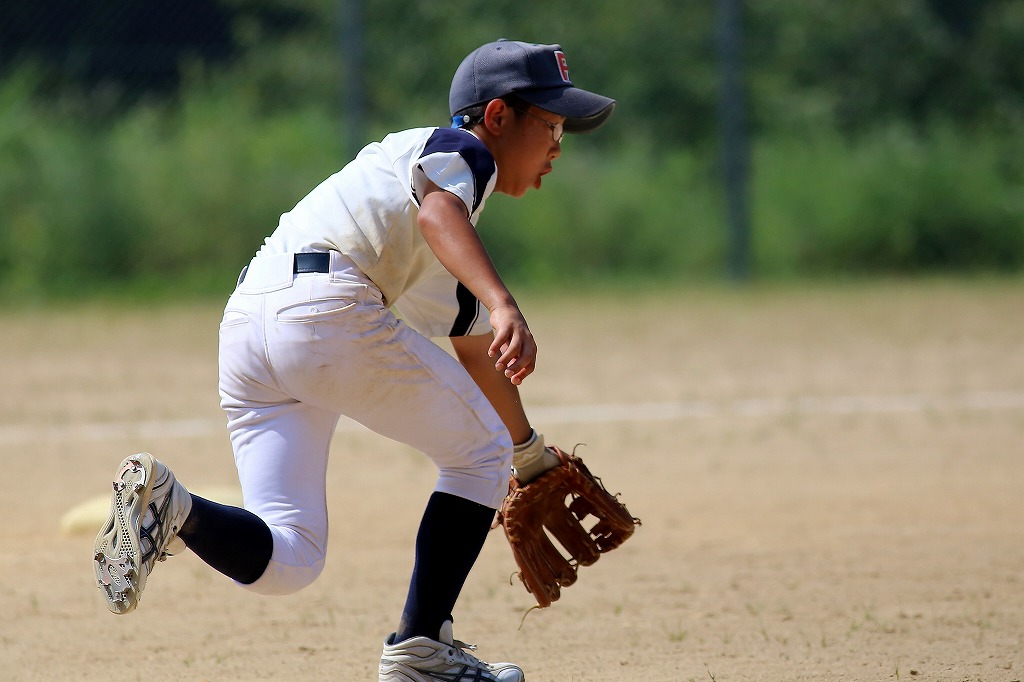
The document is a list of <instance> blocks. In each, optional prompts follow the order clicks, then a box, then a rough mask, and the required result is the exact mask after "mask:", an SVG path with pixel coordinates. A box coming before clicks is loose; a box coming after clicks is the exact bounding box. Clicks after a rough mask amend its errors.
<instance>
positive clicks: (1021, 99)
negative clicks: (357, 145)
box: [0, 0, 1024, 146]
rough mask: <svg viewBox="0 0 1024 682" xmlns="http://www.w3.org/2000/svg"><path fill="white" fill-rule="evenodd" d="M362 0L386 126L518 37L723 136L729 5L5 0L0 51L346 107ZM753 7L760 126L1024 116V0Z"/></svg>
mask: <svg viewBox="0 0 1024 682" xmlns="http://www.w3.org/2000/svg"><path fill="white" fill-rule="evenodd" d="M353 7H357V8H359V10H360V11H359V14H360V16H361V18H362V22H361V23H362V26H363V35H364V38H363V44H364V46H365V55H364V59H363V63H364V66H365V72H364V75H363V78H364V80H365V83H366V89H367V103H366V104H367V115H368V117H369V119H370V120H371V121H373V122H375V124H376V123H379V124H380V127H381V128H382V129H383V128H390V127H394V126H395V125H401V124H403V123H405V122H407V121H410V120H414V119H416V118H419V119H422V117H423V116H430V117H432V119H440V120H443V119H444V118H445V117H446V115H447V111H446V109H445V104H446V97H445V94H446V92H447V88H448V83H449V79H450V77H451V73H452V72H453V71H454V68H455V66H456V65H457V64H458V62H459V61H460V60H461V58H462V57H463V56H464V55H465V54H466V53H467V52H468V51H469V50H471V49H472V48H473V47H475V46H477V45H479V44H481V43H483V42H486V41H489V40H493V39H495V38H497V37H511V38H517V39H523V40H529V41H538V42H549V41H556V40H557V41H559V42H561V43H562V45H563V47H565V49H566V51H567V53H568V54H569V57H570V65H571V66H572V67H573V68H574V69H576V71H574V75H575V76H576V78H577V81H578V84H580V85H581V86H583V87H591V88H594V89H599V90H600V91H602V92H608V93H610V94H613V95H614V96H615V97H616V98H617V99H618V100H619V101H620V112H621V114H622V117H623V119H625V121H626V123H625V124H623V125H620V126H617V129H616V131H617V134H618V135H619V136H627V137H628V136H632V135H634V134H636V132H637V130H638V129H642V130H645V131H647V132H645V134H650V135H653V136H656V138H657V139H658V140H659V146H661V145H666V144H667V145H670V146H671V145H677V144H701V143H706V142H707V141H708V140H709V139H712V138H713V137H714V135H715V134H716V130H717V128H716V126H717V122H716V111H717V108H716V103H717V97H718V73H717V66H716V61H715V54H714V42H713V35H714V2H713V0H705V1H704V2H694V1H692V0H690V1H653V0H652V1H648V2H638V3H622V2H618V1H617V0H616V1H613V0H564V1H563V2H559V3H557V4H556V5H553V4H552V3H549V2H546V1H545V0H528V1H525V2H524V1H523V0H514V1H513V0H487V1H484V0H462V1H461V2H460V3H459V4H458V6H457V8H454V7H453V6H452V5H450V4H449V3H442V2H434V1H433V0H414V1H412V2H410V1H409V0H181V1H180V2H176V3H171V4H168V3H164V2H159V1H158V0H112V1H110V2H103V3H81V2H70V0H32V2H29V1H28V0H15V1H14V2H9V3H3V4H2V5H0V60H2V65H3V67H4V68H5V69H6V70H10V69H11V68H12V67H14V66H15V65H18V64H23V63H25V62H26V61H30V62H33V63H35V64H37V66H41V67H42V69H41V70H42V72H43V73H45V74H47V75H48V76H49V79H48V82H49V83H51V84H55V85H59V86H62V87H65V88H66V87H67V86H70V85H73V86H77V87H78V88H80V89H84V90H86V91H88V90H90V89H92V90H95V89H104V88H105V89H106V90H111V89H113V90H114V91H116V92H117V93H119V94H120V95H121V96H122V97H123V99H122V101H123V103H132V102H134V101H136V100H137V99H138V98H139V96H140V95H143V94H146V93H153V92H156V93H164V92H167V90H168V88H169V86H170V85H173V84H175V83H177V82H179V79H180V78H181V76H182V74H183V73H185V72H187V70H188V69H187V68H186V67H187V66H188V65H191V68H193V69H194V68H197V65H204V66H205V68H206V69H207V70H210V69H212V70H215V71H222V72H223V73H225V74H230V76H231V77H234V78H245V79H247V80H248V81H249V82H250V83H252V84H253V85H254V87H256V88H257V89H258V90H259V92H261V93H262V98H263V105H264V106H266V107H268V108H270V109H280V108H289V107H293V106H295V105H296V104H297V103H302V104H309V103H310V102H317V103H318V104H319V105H321V106H323V107H325V108H333V109H337V108H338V107H339V104H340V103H341V102H342V101H343V98H344V97H345V95H346V92H348V90H347V89H346V88H347V86H349V85H352V84H346V83H344V82H343V80H344V77H343V74H344V69H343V68H342V64H341V63H340V62H341V59H342V56H343V51H342V50H341V49H340V45H339V41H340V40H341V37H342V31H341V25H342V22H343V21H344V19H345V15H346V13H348V12H350V11H351V8H353ZM745 13H746V16H745V37H746V43H745V59H746V66H747V69H748V72H747V80H748V87H749V88H750V90H751V109H752V115H753V118H754V121H755V124H756V126H757V129H758V130H764V129H766V128H767V129H771V128H775V127H784V128H789V129H795V130H799V129H800V128H801V127H803V126H805V125H807V124H808V123H814V122H822V121H826V122H830V123H832V122H834V123H835V124H836V125H837V126H838V127H839V128H841V129H842V130H845V131H848V132H851V133H855V132H857V131H862V130H865V129H868V128H871V127H873V126H876V125H878V124H879V123H880V122H881V123H888V122H892V121H908V122H911V123H914V124H921V123H923V122H925V121H929V120H933V119H935V118H942V119H950V120H953V121H955V122H958V123H963V124H965V125H983V124H985V125H987V124H1018V123H1019V119H1020V116H1021V111H1022V110H1024V3H1021V2H1019V0H863V1H862V2H855V3H844V2H835V1H834V0H767V1H762V2H748V3H746V8H745ZM48 94H51V95H52V94H54V93H53V91H52V90H50V91H49V92H48ZM104 113H109V112H106V111H105V112H104ZM610 141H611V140H608V139H607V138H606V142H610Z"/></svg>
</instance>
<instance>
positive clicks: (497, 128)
mask: <svg viewBox="0 0 1024 682" xmlns="http://www.w3.org/2000/svg"><path fill="white" fill-rule="evenodd" d="M514 114H515V112H514V111H513V110H512V107H510V106H509V105H508V104H506V103H505V100H503V99H492V100H491V101H490V102H488V103H487V106H486V107H485V108H484V127H485V128H487V132H489V133H491V134H492V135H500V134H501V132H502V131H503V130H505V129H506V128H507V127H508V125H509V124H510V123H511V122H512V119H513V117H514Z"/></svg>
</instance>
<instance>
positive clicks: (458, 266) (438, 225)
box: [418, 185, 537, 385]
mask: <svg viewBox="0 0 1024 682" xmlns="http://www.w3.org/2000/svg"><path fill="white" fill-rule="evenodd" d="M418 222H419V228H420V231H421V232H422V233H423V238H424V239H425V240H426V242H427V245H428V246H430V248H431V250H433V252H434V254H435V255H437V259H438V260H439V261H441V264H442V265H444V267H445V268H447V269H448V272H450V273H452V275H453V276H454V277H455V278H456V279H457V280H459V281H460V282H462V284H463V285H464V286H466V288H468V289H469V290H470V291H471V292H472V293H473V295H474V296H476V297H477V299H479V300H480V301H481V302H482V303H483V304H484V305H485V306H486V307H487V310H488V311H490V323H491V327H492V328H493V329H494V339H493V341H491V343H490V345H489V347H488V351H487V355H488V357H490V358H497V360H496V361H495V364H494V367H495V369H496V370H497V371H499V372H503V373H504V374H505V377H506V378H508V379H509V380H510V381H511V382H512V383H513V384H516V385H518V384H521V383H522V382H523V379H525V378H526V377H528V376H529V375H530V374H531V373H533V370H534V365H535V362H536V356H537V346H536V344H535V342H534V340H533V334H532V333H531V332H530V328H529V326H528V325H527V324H526V319H525V318H524V317H523V314H522V312H521V311H520V310H519V305H518V304H517V303H516V301H515V299H514V298H513V297H512V294H511V292H509V290H508V288H507V287H506V286H505V283H504V282H502V280H501V277H500V276H499V275H498V271H497V270H496V269H495V267H494V263H493V262H492V261H491V257H490V255H488V253H487V250H486V249H485V248H484V245H483V242H482V241H481V240H480V235H478V234H477V232H476V228H475V227H474V226H473V224H472V223H471V222H469V218H468V217H467V215H466V207H465V205H464V204H463V203H462V201H461V200H460V199H459V198H458V197H456V196H454V195H453V194H450V193H448V192H445V191H444V190H441V189H440V188H438V187H436V186H433V185H432V186H431V187H430V188H429V189H428V190H427V193H426V196H425V197H423V199H422V201H421V202H420V211H419V216H418Z"/></svg>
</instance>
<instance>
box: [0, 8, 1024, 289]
mask: <svg viewBox="0 0 1024 682" xmlns="http://www.w3.org/2000/svg"><path fill="white" fill-rule="evenodd" d="M354 20H358V21H357V25H358V27H360V30H361V38H362V39H361V41H360V43H361V45H362V46H363V50H362V54H361V58H360V60H359V61H360V63H361V65H362V68H361V69H356V70H353V69H348V68H346V64H345V60H346V59H349V58H350V56H351V51H350V50H349V49H348V46H349V45H348V44H346V41H347V37H348V36H350V35H351V33H350V32H349V31H350V27H351V26H352V25H353V24H352V22H353V21H354ZM743 24H744V36H743V37H744V41H743V44H742V48H743V60H744V68H745V86H746V88H747V90H748V97H747V102H748V105H749V119H750V122H751V126H752V133H753V141H754V173H753V178H754V201H753V215H754V230H755V240H754V245H755V250H756V251H757V254H756V257H757V260H758V264H757V270H758V271H760V272H761V273H767V274H784V275H788V274H801V273H829V272H860V271H866V272H898V273H902V272H920V271H934V270H940V271H957V270H968V269H996V270H1011V271H1019V270H1020V269H1021V268H1024V2H1021V0H862V1H860V2H847V3H844V2H836V0H757V1H755V0H750V1H749V2H746V3H745V6H744V21H743ZM499 37H508V38H514V39H521V40H527V41H536V42H551V41H558V42H560V43H561V45H562V46H563V48H564V49H565V51H566V53H567V55H568V58H569V64H570V67H571V69H572V76H573V78H574V80H575V82H576V84H577V85H579V86H581V87H584V88H588V89H593V90H596V91H599V92H602V93H604V94H608V95H611V96H613V97H615V98H616V99H617V100H618V101H619V107H618V109H617V112H616V115H615V116H614V117H613V118H612V120H611V123H610V124H609V125H608V126H606V128H604V129H602V131H601V133H600V134H599V135H593V136H578V137H577V136H574V137H573V139H572V140H570V141H568V142H567V148H569V147H571V151H572V153H571V154H569V153H567V154H566V155H565V156H564V157H563V158H562V159H560V160H559V162H558V163H559V165H558V168H559V169H560V170H559V173H555V174H553V175H552V176H549V178H548V179H547V180H546V181H545V185H546V186H548V187H551V188H553V189H554V190H555V191H554V192H541V193H537V194H536V195H534V194H531V195H530V198H529V199H528V200H525V201H520V202H505V201H504V199H503V198H501V197H496V199H495V202H496V204H499V205H501V206H502V210H500V211H494V212H489V214H488V217H487V221H486V222H487V225H484V226H482V231H483V232H485V233H487V234H485V237H486V238H487V239H488V240H489V243H490V245H492V247H493V251H494V256H495V260H496V261H498V263H499V266H501V267H502V268H503V271H504V272H509V273H511V274H513V276H515V275H519V276H520V277H526V278H532V279H538V280H540V279H544V278H548V277H557V276H558V275H559V272H560V271H561V270H563V269H564V264H565V263H566V262H573V263H574V264H575V267H574V274H576V275H579V274H580V273H585V274H590V275H593V276H594V277H602V276H606V275H607V274H609V273H612V274H618V275H625V276H630V277H632V276H636V277H642V276H652V277H673V276H675V275H677V274H678V273H689V274H690V275H696V276H708V275H711V276H715V275H717V274H720V271H721V265H720V264H721V263H722V261H723V259H724V256H723V254H724V252H725V246H724V243H723V241H724V236H723V235H724V232H725V228H724V219H723V213H724V212H723V210H722V205H721V199H720V196H719V191H720V190H719V185H718V172H719V169H718V158H719V157H718V147H719V142H720V140H719V136H720V130H719V121H718V112H719V97H720V93H719V70H718V68H719V67H718V55H717V54H716V52H715V47H716V45H715V1H714V0H703V1H701V2H697V1H695V0H646V1H643V2H634V3H622V2H618V1H615V2H613V1H612V0H563V1H562V2H558V3H551V2H547V1H546V0H515V1H513V0H488V1H486V2H484V1H483V0H461V2H459V3H458V4H457V5H453V4H451V3H444V2H437V1H436V0H179V2H176V3H165V2H159V0H105V1H104V2H85V3H83V2H72V1H71V0H12V1H11V2H4V3H0V291H3V290H7V291H16V292H27V291H58V290H62V291H66V292H72V293H74V292H80V291H82V290H83V289H85V288H87V287H88V286H89V285H90V283H97V282H98V283H100V284H99V285H100V286H102V283H104V282H115V283H116V282H118V281H126V280H130V281H132V282H134V283H136V284H138V282H139V281H140V279H141V278H144V277H152V278H154V279H155V280H161V281H163V280H166V278H168V277H174V278H176V280H177V281H179V282H180V281H182V280H183V279H191V280H192V281H193V282H194V286H195V287H197V288H203V287H204V286H205V287H207V288H210V289H217V290H222V289H223V288H224V287H225V286H230V280H231V278H232V275H231V273H232V271H233V270H234V271H237V268H238V267H240V265H241V263H240V262H239V261H244V260H245V259H247V257H248V254H250V253H251V252H252V251H253V250H254V249H255V248H257V247H258V245H259V241H260V240H261V239H262V238H263V236H264V235H266V234H267V233H269V231H270V230H272V229H273V226H274V224H275V223H276V219H277V216H278V215H280V213H281V212H282V211H285V210H287V209H288V208H289V207H290V206H291V205H292V204H293V203H294V202H295V201H296V200H297V199H298V198H300V197H301V196H302V194H304V193H305V192H306V191H308V189H309V188H310V187H312V186H313V184H315V183H316V182H318V181H319V180H320V179H322V178H323V177H325V176H326V175H327V174H329V173H330V172H333V171H334V170H336V169H337V168H338V167H339V166H340V165H342V164H343V163H344V161H345V159H346V158H347V154H348V153H349V152H350V150H346V149H345V146H346V143H347V142H348V141H349V139H350V138H351V137H352V136H353V134H355V137H356V138H357V139H362V140H365V141H369V140H370V139H376V138H379V137H380V136H382V135H384V134H386V133H387V132H389V131H391V130H395V129H399V128H403V127H408V126H418V125H431V124H433V125H443V124H445V122H446V120H447V117H448V110H447V92H448V86H449V83H450V79H451V74H452V73H453V72H454V70H455V68H456V66H457V65H458V63H459V62H460V60H461V59H462V58H463V56H464V55H465V54H467V53H468V52H469V51H470V50H472V49H473V48H475V47H476V46H478V45H480V44H482V43H484V42H488V41H491V40H494V39H496V38H499ZM349 79H353V80H349ZM356 99H358V100H359V102H358V104H359V106H358V107H356V106H353V104H354V102H355V100H356ZM351 112H360V115H359V118H358V119H357V118H355V117H354V116H353V114H352V113H351ZM562 169H564V171H563V170H562ZM624 234H628V235H629V238H628V239H624V238H623V236H622V235H624ZM57 259H59V260H60V262H61V268H60V272H59V273H57V276H50V274H49V271H50V268H49V267H48V265H47V264H49V263H52V262H55V260H57ZM513 259H516V260H513ZM225 273H226V274H225ZM155 287H156V288H159V287H160V284H159V283H157V284H155Z"/></svg>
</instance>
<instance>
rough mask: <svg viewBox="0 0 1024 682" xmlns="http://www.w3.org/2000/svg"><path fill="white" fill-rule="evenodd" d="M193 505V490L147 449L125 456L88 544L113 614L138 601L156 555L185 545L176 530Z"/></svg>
mask: <svg viewBox="0 0 1024 682" xmlns="http://www.w3.org/2000/svg"><path fill="white" fill-rule="evenodd" d="M191 510H192V496H191V495H189V493H188V491H187V490H185V487H184V486H183V485H181V484H180V483H178V481H177V480H175V478H174V474H173V473H171V470H170V469H168V468H167V467H166V466H164V465H163V464H161V463H160V462H159V461H157V460H156V458H154V457H153V455H151V454H149V453H148V452H141V453H139V454H136V455H131V456H130V457H126V458H125V459H124V460H123V461H122V462H121V466H120V467H119V468H118V470H117V474H115V476H114V493H113V495H112V496H111V498H110V516H109V517H108V518H107V522H106V523H105V524H103V527H102V528H101V529H100V532H99V534H97V535H96V543H95V544H94V545H93V549H94V550H95V553H94V554H93V566H94V568H95V570H96V585H97V587H99V588H100V591H102V592H103V595H104V596H105V597H106V600H107V608H109V609H110V610H111V611H112V612H114V613H117V614H123V613H129V612H130V611H133V610H135V607H136V606H138V605H139V599H140V598H141V597H142V590H143V589H145V587H146V578H148V577H149V574H150V573H151V572H152V570H153V565H154V563H155V562H157V561H163V560H164V559H166V558H167V557H169V556H172V555H174V554H177V553H179V552H181V551H182V550H184V549H185V543H184V542H182V540H181V539H180V538H178V537H177V533H178V530H179V529H180V528H181V525H182V523H184V521H185V519H186V518H187V517H188V514H189V512H190V511H191Z"/></svg>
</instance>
